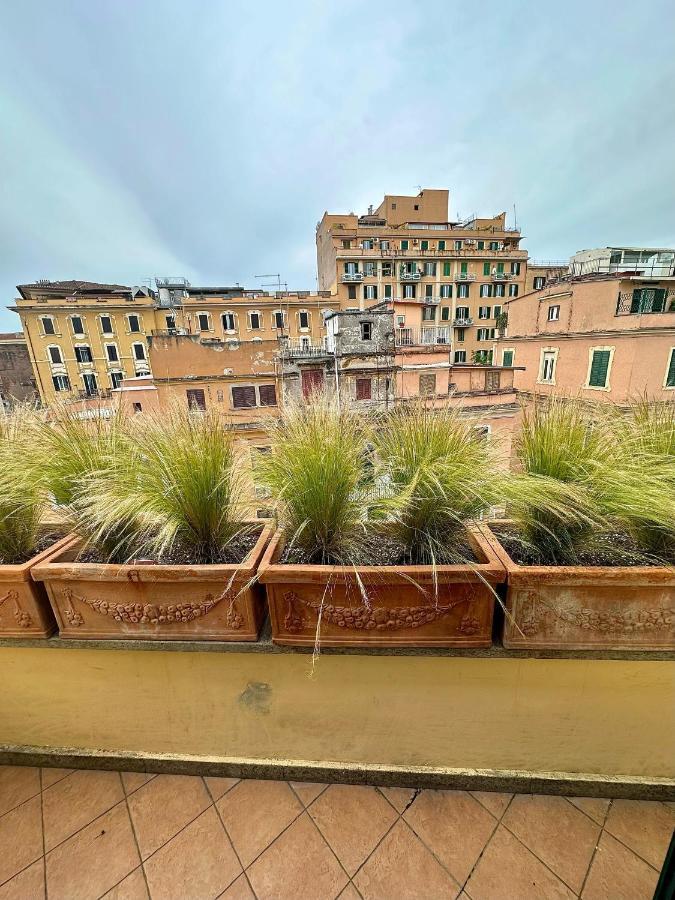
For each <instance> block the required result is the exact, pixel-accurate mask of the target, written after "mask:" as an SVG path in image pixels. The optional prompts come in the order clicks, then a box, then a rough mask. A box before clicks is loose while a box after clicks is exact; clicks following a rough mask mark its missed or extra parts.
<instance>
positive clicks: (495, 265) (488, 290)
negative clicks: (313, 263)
mask: <svg viewBox="0 0 675 900" xmlns="http://www.w3.org/2000/svg"><path fill="white" fill-rule="evenodd" d="M448 200H449V194H448V191H447V190H430V189H425V190H422V191H420V193H419V194H418V195H417V196H414V197H407V196H394V195H387V196H385V198H384V200H383V201H382V203H381V204H380V206H379V207H378V208H377V209H376V210H373V208H372V207H370V208H369V210H368V213H367V214H366V215H362V216H359V215H356V214H354V213H349V214H348V215H340V214H333V213H328V212H326V213H325V214H324V216H323V218H322V220H321V222H320V223H319V224H318V226H317V231H316V247H317V265H318V274H319V287H320V289H322V290H327V291H330V292H331V293H334V294H336V295H337V298H338V302H339V305H340V307H341V308H343V309H344V308H346V307H350V306H358V307H360V308H364V307H365V306H366V305H368V304H369V303H374V302H381V301H383V300H385V301H389V302H390V303H391V304H392V306H393V309H394V315H395V326H396V328H397V329H401V338H400V340H401V341H404V340H405V341H408V342H409V343H410V342H412V344H413V345H414V346H429V345H438V346H441V347H443V348H447V349H448V351H449V352H450V353H451V357H452V361H453V362H456V363H470V362H471V361H472V360H474V359H475V358H476V354H479V355H480V356H479V358H481V359H483V360H485V361H486V362H491V361H493V359H494V350H495V346H496V340H497V337H498V329H499V322H500V316H501V313H502V312H503V309H504V304H505V302H506V300H507V299H513V298H515V297H518V296H520V295H521V294H522V293H523V292H524V288H525V281H526V273H527V256H528V255H527V251H526V250H524V249H522V248H521V247H520V241H521V234H520V231H519V230H518V229H516V228H510V227H508V226H507V225H506V214H505V213H501V214H500V215H498V216H495V217H493V218H488V219H481V218H470V219H468V220H466V221H463V222H454V221H450V217H449V214H448Z"/></svg>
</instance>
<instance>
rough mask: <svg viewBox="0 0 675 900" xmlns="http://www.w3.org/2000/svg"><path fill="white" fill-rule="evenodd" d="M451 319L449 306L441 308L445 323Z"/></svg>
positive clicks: (442, 318)
mask: <svg viewBox="0 0 675 900" xmlns="http://www.w3.org/2000/svg"><path fill="white" fill-rule="evenodd" d="M449 318H450V307H449V306H443V307H441V320H442V321H443V322H447V321H448V319H449Z"/></svg>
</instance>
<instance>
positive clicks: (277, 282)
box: [253, 272, 288, 291]
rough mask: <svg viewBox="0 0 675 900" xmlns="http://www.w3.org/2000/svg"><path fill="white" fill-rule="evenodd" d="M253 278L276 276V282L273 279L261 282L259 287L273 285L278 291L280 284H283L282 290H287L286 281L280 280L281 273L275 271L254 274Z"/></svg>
mask: <svg viewBox="0 0 675 900" xmlns="http://www.w3.org/2000/svg"><path fill="white" fill-rule="evenodd" d="M253 277H254V278H276V284H275V283H274V282H273V281H268V282H263V283H262V284H261V285H260V287H275V288H276V289H277V290H278V291H281V285H282V284H283V286H284V290H285V291H288V283H287V282H286V281H282V280H281V275H280V274H279V273H278V272H276V273H274V272H273V273H272V274H271V275H254V276H253Z"/></svg>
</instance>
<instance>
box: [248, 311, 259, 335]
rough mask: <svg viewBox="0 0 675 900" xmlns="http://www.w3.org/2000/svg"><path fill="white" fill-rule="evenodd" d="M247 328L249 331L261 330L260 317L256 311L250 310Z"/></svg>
mask: <svg viewBox="0 0 675 900" xmlns="http://www.w3.org/2000/svg"><path fill="white" fill-rule="evenodd" d="M248 327H249V328H250V329H251V331H259V330H260V329H261V328H262V316H261V315H260V313H259V312H258V310H251V312H250V313H249V314H248Z"/></svg>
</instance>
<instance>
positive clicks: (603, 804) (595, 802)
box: [567, 797, 610, 825]
mask: <svg viewBox="0 0 675 900" xmlns="http://www.w3.org/2000/svg"><path fill="white" fill-rule="evenodd" d="M567 799H568V800H569V802H570V803H571V804H572V805H573V806H576V808H577V809H580V810H581V811H582V812H584V813H586V815H587V816H590V817H591V819H593V821H594V822H597V823H598V825H602V824H603V822H604V821H605V817H606V816H607V809H608V808H609V803H610V801H609V800H603V799H602V798H600V797H568V798H567Z"/></svg>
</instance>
